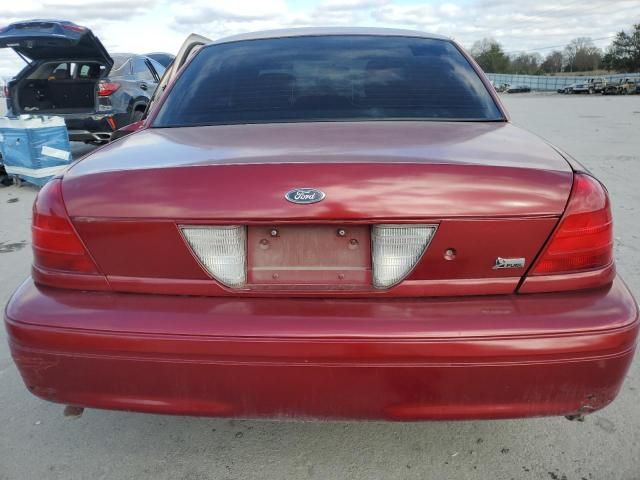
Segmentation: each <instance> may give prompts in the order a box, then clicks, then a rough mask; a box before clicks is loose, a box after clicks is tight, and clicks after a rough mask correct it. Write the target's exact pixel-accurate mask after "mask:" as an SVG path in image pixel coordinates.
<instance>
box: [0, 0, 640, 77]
mask: <svg viewBox="0 0 640 480" xmlns="http://www.w3.org/2000/svg"><path fill="white" fill-rule="evenodd" d="M2 3H3V5H2V8H1V11H0V28H1V27H2V26H4V25H6V24H8V23H11V22H14V21H19V20H25V19H31V18H46V19H51V18H56V19H64V20H71V21H74V22H76V23H78V24H80V25H84V26H87V27H89V28H91V29H92V30H93V32H94V33H95V34H96V35H97V36H98V37H99V38H100V40H101V41H102V43H103V44H104V45H105V46H106V47H107V50H108V51H110V52H132V53H147V52H152V51H166V52H170V53H175V52H176V51H177V50H178V48H179V47H180V44H181V43H182V41H183V40H184V38H186V36H187V35H188V34H189V33H192V32H195V33H200V34H202V35H205V36H207V37H209V38H212V39H215V38H220V37H223V36H227V35H232V34H236V33H242V32H250V31H256V30H267V29H272V28H283V27H284V28H290V27H304V26H376V27H400V28H410V29H414V30H423V31H427V32H430V33H439V34H443V35H447V36H449V37H452V38H454V39H456V40H457V41H459V42H460V43H461V44H462V45H463V46H465V47H471V45H472V44H473V42H474V41H476V40H479V39H482V38H485V37H492V38H495V39H496V40H498V41H499V42H500V43H502V45H503V47H504V49H505V50H506V51H507V52H509V53H518V52H519V51H537V52H538V53H540V54H542V55H543V56H544V55H545V54H546V53H548V52H549V51H551V48H548V47H553V46H557V47H559V48H560V49H561V48H562V46H564V45H565V44H566V43H568V42H569V41H570V40H571V39H573V38H576V37H591V38H593V39H594V40H595V43H596V45H597V46H599V47H606V46H607V45H609V43H610V42H611V38H610V37H612V36H613V35H615V33H616V32H618V31H620V30H621V29H629V28H630V27H631V26H632V24H634V23H640V0H578V1H575V0H566V1H564V0H524V1H523V0H448V1H444V2H437V1H430V0H422V1H414V0H180V1H176V0H2ZM22 66H24V63H23V62H22V60H20V59H19V58H18V57H17V56H16V55H15V54H14V53H13V51H11V50H9V49H0V76H4V77H11V76H13V75H14V74H15V73H17V72H18V71H19V70H20V69H21V68H22Z"/></svg>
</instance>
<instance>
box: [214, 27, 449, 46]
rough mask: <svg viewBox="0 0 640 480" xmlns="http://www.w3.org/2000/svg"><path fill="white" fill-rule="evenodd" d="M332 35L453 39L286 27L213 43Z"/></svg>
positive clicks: (408, 32)
mask: <svg viewBox="0 0 640 480" xmlns="http://www.w3.org/2000/svg"><path fill="white" fill-rule="evenodd" d="M331 35H374V36H381V37H416V38H430V39H435V40H451V39H450V38H449V37H445V36H443V35H437V34H435V33H426V32H421V31H419V30H405V29H400V28H374V27H305V28H285V29H278V30H263V31H259V32H249V33H241V34H238V35H232V36H229V37H223V38H220V39H218V40H214V41H213V42H211V43H212V44H219V43H229V42H239V41H242V40H263V39H268V38H283V37H316V36H331Z"/></svg>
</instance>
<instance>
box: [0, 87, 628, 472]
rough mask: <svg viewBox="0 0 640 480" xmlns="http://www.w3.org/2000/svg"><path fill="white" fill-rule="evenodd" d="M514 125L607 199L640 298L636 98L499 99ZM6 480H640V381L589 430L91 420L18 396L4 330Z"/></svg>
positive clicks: (17, 228)
mask: <svg viewBox="0 0 640 480" xmlns="http://www.w3.org/2000/svg"><path fill="white" fill-rule="evenodd" d="M504 101H505V103H506V105H507V107H508V108H509V110H510V111H511V113H512V116H513V121H514V122H515V123H518V124H520V125H522V126H524V127H526V128H528V129H530V130H532V131H533V132H536V133H538V134H539V135H541V136H542V137H544V138H546V139H548V140H550V141H552V142H554V143H556V144H557V145H559V146H560V147H561V148H563V149H565V150H566V151H568V152H570V153H571V154H572V155H573V156H574V157H576V158H577V159H579V160H580V161H581V162H583V163H584V164H585V165H586V166H587V167H588V168H590V169H591V170H592V171H593V172H594V173H595V174H597V175H598V176H599V177H600V178H601V179H602V180H603V181H604V182H605V183H606V184H607V185H608V187H609V189H610V192H611V196H612V200H613V204H614V209H615V218H616V254H617V258H618V265H619V270H620V272H621V273H622V274H623V276H624V277H625V279H626V281H627V282H628V283H629V285H630V287H631V289H632V290H633V291H634V292H635V293H636V296H637V297H638V298H640V247H638V245H639V244H640V222H638V209H640V189H639V188H638V185H637V180H638V179H640V96H635V97H600V96H589V97H587V96H584V97H583V96H559V95H536V94H528V95H505V96H504ZM35 193H36V190H35V189H34V188H31V187H23V188H21V189H18V188H16V187H7V188H0V302H3V303H4V302H6V300H8V298H9V295H10V294H11V292H12V291H13V290H14V288H15V287H16V286H17V285H18V284H19V282H20V281H22V279H23V278H24V277H25V276H26V275H27V274H28V272H29V262H30V251H29V219H30V214H31V212H30V208H31V202H32V200H33V197H34V195H35ZM0 337H2V338H0V405H1V406H2V409H1V410H0V480H8V479H11V480H13V479H33V478H43V479H65V480H70V479H87V478H91V479H102V478H105V479H142V478H154V479H171V480H179V479H193V480H196V479H268V478H274V479H278V480H283V479H299V478H317V479H341V478H349V479H385V480H388V479H413V478H415V479H427V478H434V479H436V478H437V479H441V478H447V479H478V478H480V479H484V478H487V479H551V480H564V479H566V480H574V479H576V480H583V479H587V480H592V479H607V480H613V479H625V480H638V479H640V407H639V406H638V405H639V402H638V393H640V369H639V368H638V362H635V364H634V366H633V367H632V368H631V371H630V372H629V374H628V378H627V381H626V383H625V385H624V387H623V390H622V393H621V394H620V396H619V398H618V399H617V400H616V401H615V402H614V403H613V404H612V405H611V406H609V407H608V408H606V409H605V410H602V411H600V412H597V413H595V414H593V415H591V416H589V417H587V419H586V421H585V422H584V423H577V422H568V421H567V420H565V419H563V418H546V419H533V420H524V421H523V420H509V421H484V422H470V421H467V422H427V423H373V422H370V423H347V422H329V423H313V422H308V423H307V422H268V421H238V420H235V421H233V420H218V419H205V418H186V417H163V416H156V415H144V414H133V413H121V412H108V411H99V410H87V411H86V412H85V414H84V415H83V416H82V417H81V418H79V419H69V418H65V417H63V416H62V406H60V405H54V404H49V403H46V402H43V401H41V400H39V399H37V398H35V397H33V396H31V395H30V394H29V393H28V392H27V390H26V389H25V388H24V386H23V384H22V382H21V380H20V378H19V376H18V372H17V370H16V369H15V367H14V365H13V363H12V361H11V358H10V356H9V350H8V348H7V345H6V341H5V339H4V332H3V331H0Z"/></svg>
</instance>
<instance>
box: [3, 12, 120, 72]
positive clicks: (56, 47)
mask: <svg viewBox="0 0 640 480" xmlns="http://www.w3.org/2000/svg"><path fill="white" fill-rule="evenodd" d="M0 48H12V49H13V50H14V51H15V52H16V53H18V54H19V55H20V56H22V57H23V58H26V59H29V60H54V59H55V60H95V61H98V62H100V63H102V64H103V65H104V66H105V67H106V68H107V72H106V73H105V75H106V74H107V73H108V70H110V69H111V67H112V66H113V59H112V58H111V57H110V56H109V54H108V53H107V50H106V49H105V48H104V46H103V45H102V43H101V42H100V40H99V39H98V38H97V37H96V36H95V35H94V34H93V32H92V31H91V30H90V29H88V28H87V27H83V26H80V25H76V24H75V23H72V22H68V21H64V20H29V21H24V22H16V23H12V24H10V25H8V26H6V27H4V28H2V29H0Z"/></svg>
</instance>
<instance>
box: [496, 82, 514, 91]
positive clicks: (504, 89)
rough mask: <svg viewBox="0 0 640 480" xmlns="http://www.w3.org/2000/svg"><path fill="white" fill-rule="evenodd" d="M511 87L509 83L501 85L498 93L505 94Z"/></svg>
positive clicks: (497, 88) (497, 89) (498, 87)
mask: <svg viewBox="0 0 640 480" xmlns="http://www.w3.org/2000/svg"><path fill="white" fill-rule="evenodd" d="M510 86H511V85H509V84H508V83H501V84H499V85H498V86H497V87H496V91H497V92H500V93H502V92H505V91H507V89H508V88H509V87H510Z"/></svg>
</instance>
